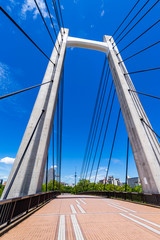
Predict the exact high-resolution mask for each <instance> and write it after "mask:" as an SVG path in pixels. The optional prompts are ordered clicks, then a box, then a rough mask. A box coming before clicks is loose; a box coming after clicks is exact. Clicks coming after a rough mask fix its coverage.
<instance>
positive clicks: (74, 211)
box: [70, 204, 77, 213]
mask: <svg viewBox="0 0 160 240" xmlns="http://www.w3.org/2000/svg"><path fill="white" fill-rule="evenodd" d="M70 208H71V210H72V213H77V212H76V209H75V208H74V206H73V205H72V204H70Z"/></svg>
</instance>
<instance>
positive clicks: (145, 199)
mask: <svg viewBox="0 0 160 240" xmlns="http://www.w3.org/2000/svg"><path fill="white" fill-rule="evenodd" d="M78 194H79V195H96V196H102V197H107V198H118V199H123V200H129V201H133V202H141V203H146V204H151V205H156V206H160V194H152V193H138V192H117V191H87V192H81V193H78Z"/></svg>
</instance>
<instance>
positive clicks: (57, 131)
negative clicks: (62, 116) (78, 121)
mask: <svg viewBox="0 0 160 240" xmlns="http://www.w3.org/2000/svg"><path fill="white" fill-rule="evenodd" d="M58 174H59V96H58V100H57V182H58V178H59V175H58Z"/></svg>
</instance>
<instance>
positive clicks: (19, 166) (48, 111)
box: [2, 29, 69, 199]
mask: <svg viewBox="0 0 160 240" xmlns="http://www.w3.org/2000/svg"><path fill="white" fill-rule="evenodd" d="M62 31H63V29H62ZM63 32H65V33H64V34H63V39H62V37H61V34H60V33H59V35H58V40H57V41H56V46H57V49H58V50H59V54H58V53H57V51H56V48H55V47H54V49H53V52H52V55H51V58H50V60H51V61H52V62H51V61H50V62H49V63H48V66H47V70H46V73H45V75H44V78H43V82H42V83H45V82H48V81H51V82H49V83H48V84H45V85H43V86H41V88H40V90H39V93H38V96H37V99H36V102H35V105H34V108H33V111H32V113H31V116H30V120H29V122H28V125H27V128H26V130H25V133H24V136H23V139H22V142H21V145H20V147H19V150H18V153H17V156H16V159H15V161H14V164H13V167H12V170H11V172H10V175H9V178H8V181H7V184H6V187H5V189H4V192H3V194H2V199H9V198H14V197H21V196H25V195H30V194H35V193H39V192H41V188H42V183H43V177H44V171H45V163H46V159H47V155H48V148H49V143H50V138H51V132H52V126H53V119H54V115H55V110H56V103H57V98H58V94H59V86H60V80H61V74H62V70H63V63H64V58H65V53H66V44H67V37H68V33H69V30H68V29H65V31H63ZM58 43H60V46H59V44H58ZM53 63H54V64H55V65H54V64H53Z"/></svg>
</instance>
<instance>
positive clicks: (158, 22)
mask: <svg viewBox="0 0 160 240" xmlns="http://www.w3.org/2000/svg"><path fill="white" fill-rule="evenodd" d="M159 22H160V19H159V20H158V21H156V22H155V23H154V24H152V25H151V26H150V27H149V28H147V29H146V30H145V31H144V32H143V33H141V34H140V35H139V36H138V37H136V38H135V39H134V40H133V41H131V42H130V43H129V44H128V45H127V46H125V47H124V48H123V49H122V50H121V51H119V53H117V55H118V54H120V53H121V52H123V51H124V50H126V49H127V48H128V47H129V46H131V45H132V44H133V43H134V42H136V41H137V40H138V39H139V38H141V37H142V36H143V35H144V34H146V33H147V32H148V31H149V30H151V29H152V28H153V27H154V26H156V25H157V24H158V23H159Z"/></svg>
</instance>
